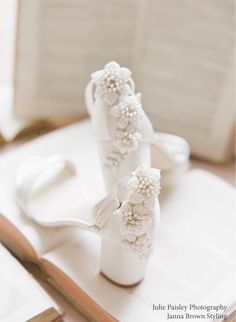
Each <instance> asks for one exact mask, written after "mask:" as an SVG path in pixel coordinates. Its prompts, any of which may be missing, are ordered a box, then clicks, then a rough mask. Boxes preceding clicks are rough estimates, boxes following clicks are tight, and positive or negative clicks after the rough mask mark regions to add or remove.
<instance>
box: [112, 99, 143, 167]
mask: <svg viewBox="0 0 236 322" xmlns="http://www.w3.org/2000/svg"><path fill="white" fill-rule="evenodd" d="M140 99H141V95H140V94H137V95H128V96H124V95H122V96H120V97H119V101H118V103H117V104H116V105H114V106H112V107H111V108H110V111H109V114H110V115H112V116H113V117H114V118H115V119H116V126H117V127H116V130H115V136H114V138H113V139H112V144H113V146H114V147H115V149H116V151H114V152H113V153H112V154H110V155H109V156H108V157H107V165H108V166H109V167H110V168H112V169H115V168H117V167H118V166H119V165H120V162H121V161H122V160H124V159H126V157H127V156H128V154H129V153H131V152H132V151H135V150H136V149H137V148H138V144H139V141H140V140H141V139H142V134H141V133H140V132H139V131H138V126H139V122H140V120H141V119H142V117H143V116H144V111H143V108H142V105H141V103H140Z"/></svg>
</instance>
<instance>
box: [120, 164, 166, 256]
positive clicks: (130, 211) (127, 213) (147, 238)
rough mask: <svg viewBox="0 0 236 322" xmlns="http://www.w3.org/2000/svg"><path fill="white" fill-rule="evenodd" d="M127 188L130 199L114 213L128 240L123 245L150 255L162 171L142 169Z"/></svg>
mask: <svg viewBox="0 0 236 322" xmlns="http://www.w3.org/2000/svg"><path fill="white" fill-rule="evenodd" d="M125 187H126V188H125V189H126V196H127V197H125V201H123V202H122V203H121V205H120V207H119V208H118V209H117V210H116V211H115V212H114V218H115V219H116V220H117V221H118V223H119V231H120V233H121V235H122V236H123V238H124V239H123V240H122V242H121V244H122V245H123V246H124V247H125V248H126V249H127V250H129V251H131V252H133V253H135V254H138V255H139V256H144V255H148V254H149V252H150V250H151V244H152V224H153V220H154V217H153V216H154V209H155V203H156V201H157V197H158V194H159V191H160V170H158V169H150V168H149V167H148V166H146V165H141V166H139V167H138V169H137V170H136V171H135V172H133V173H132V175H131V176H130V177H129V178H128V179H127V182H126V184H125ZM127 189H128V191H127ZM123 200H124V199H123Z"/></svg>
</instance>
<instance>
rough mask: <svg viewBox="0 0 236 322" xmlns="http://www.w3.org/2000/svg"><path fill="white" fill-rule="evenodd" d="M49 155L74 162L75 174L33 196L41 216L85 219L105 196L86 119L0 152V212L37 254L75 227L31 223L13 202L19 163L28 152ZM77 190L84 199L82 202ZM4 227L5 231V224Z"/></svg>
mask: <svg viewBox="0 0 236 322" xmlns="http://www.w3.org/2000/svg"><path fill="white" fill-rule="evenodd" d="M52 154H57V155H62V156H63V157H65V158H66V157H67V158H68V159H69V160H71V161H72V162H74V164H75V166H76V170H77V176H75V178H73V177H71V178H68V180H64V181H63V180H61V181H60V184H58V185H57V186H54V188H55V189H56V190H55V189H48V190H47V191H45V194H44V196H42V195H39V196H38V198H37V199H36V198H35V204H34V209H35V211H38V213H40V216H41V219H45V220H50V219H60V218H63V217H64V218H65V217H67V216H70V217H73V216H74V217H83V216H85V217H86V219H87V220H89V218H90V213H91V209H92V207H93V206H95V204H96V203H97V202H98V201H100V200H101V199H102V198H103V197H104V195H105V192H104V187H103V184H102V173H101V169H100V164H99V159H98V153H97V151H96V147H95V140H94V138H93V133H92V126H91V123H90V122H89V121H87V120H86V121H84V122H80V123H79V124H75V125H71V126H68V127H66V128H64V129H60V130H57V131H54V132H52V133H49V134H47V135H45V136H42V137H41V138H38V139H36V140H34V141H32V142H30V143H28V144H26V145H25V146H22V147H20V148H19V149H15V150H14V151H11V152H8V153H5V154H3V155H2V156H1V155H0V213H1V214H3V216H4V217H6V218H7V219H8V220H9V221H10V222H12V223H13V224H14V225H15V226H16V227H17V229H18V230H19V231H20V232H21V233H23V235H24V236H25V237H26V239H27V240H28V241H29V242H30V244H31V245H32V246H33V248H34V250H35V252H36V253H37V254H38V255H39V256H40V255H42V254H44V253H45V252H48V251H49V250H51V249H53V248H54V247H56V246H58V245H59V244H61V243H63V242H64V241H65V240H67V239H68V238H70V237H72V236H73V235H74V234H76V233H77V229H76V228H70V227H67V228H64V227H61V228H59V227H57V228H47V227H42V226H39V225H37V224H35V223H34V222H33V221H32V220H30V219H29V218H28V217H27V216H26V215H25V214H24V213H23V212H22V211H21V209H20V208H19V205H18V204H17V202H16V196H15V189H16V186H15V180H16V170H17V168H18V166H19V164H20V163H21V162H22V161H23V160H25V159H26V158H28V157H31V156H32V155H36V156H37V155H41V156H47V155H52ZM94 182H96V183H97V182H100V183H101V184H94ZM51 188H53V187H51ZM81 189H82V190H83V193H84V195H85V199H86V202H84V201H83V196H82V194H81V193H80V191H81ZM59 195H60V196H61V197H59ZM78 196H79V198H78ZM75 200H76V202H74V201H75ZM87 206H88V207H87ZM0 229H1V228H0ZM4 229H5V231H6V229H7V227H4ZM13 246H14V245H13Z"/></svg>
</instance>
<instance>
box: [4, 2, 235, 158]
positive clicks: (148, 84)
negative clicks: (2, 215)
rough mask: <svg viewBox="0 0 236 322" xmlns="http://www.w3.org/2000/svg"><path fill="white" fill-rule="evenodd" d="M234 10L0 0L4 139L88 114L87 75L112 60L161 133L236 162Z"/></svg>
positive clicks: (206, 5) (201, 153)
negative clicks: (127, 73) (125, 71)
mask: <svg viewBox="0 0 236 322" xmlns="http://www.w3.org/2000/svg"><path fill="white" fill-rule="evenodd" d="M234 12H235V2H234V1H233V0H224V1H222V0H199V1H194V0H174V1H173V0H155V1H154V0H142V1H141V0H126V1H125V0H109V1H108V0H98V1H96V2H94V1H91V0H34V1H31V0H18V1H17V0H8V1H4V0H0V136H1V139H0V142H1V143H2V144H5V143H6V142H10V141H12V140H15V139H16V138H17V137H19V136H21V135H22V134H25V133H27V130H28V131H30V132H32V131H34V130H37V131H39V128H40V129H43V127H44V126H45V127H48V126H49V123H50V124H54V126H59V125H60V126H61V125H65V124H68V123H70V122H76V121H79V120H81V119H83V118H85V117H88V114H87V110H86V106H85V103H84V89H85V87H86V85H87V83H88V82H89V79H90V74H91V73H92V72H93V71H95V70H98V69H102V68H103V67H104V65H105V64H106V63H107V62H109V61H111V60H116V61H117V62H118V63H119V64H120V65H122V66H127V67H128V68H130V69H131V70H132V73H133V78H134V81H135V83H136V90H137V91H140V92H141V93H142V100H143V107H144V109H145V111H146V113H147V114H148V116H149V117H150V119H151V121H152V123H153V126H154V128H155V130H157V131H161V132H167V133H173V134H177V135H180V136H182V137H184V138H185V139H187V141H188V142H189V143H190V146H191V151H192V154H193V155H194V156H196V157H198V158H202V159H204V160H209V161H210V162H216V163H224V162H227V161H229V160H232V158H233V157H234V125H235V112H234V95H235V80H234V76H235V75H234V73H235V69H234V59H235V51H234V44H235V14H234ZM55 124H56V125H55ZM37 133H38V132H37Z"/></svg>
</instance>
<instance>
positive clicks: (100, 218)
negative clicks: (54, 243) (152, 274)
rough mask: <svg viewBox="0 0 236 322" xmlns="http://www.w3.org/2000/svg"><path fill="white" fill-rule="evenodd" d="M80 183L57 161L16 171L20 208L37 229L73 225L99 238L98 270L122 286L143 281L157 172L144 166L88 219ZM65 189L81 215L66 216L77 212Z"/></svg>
mask: <svg viewBox="0 0 236 322" xmlns="http://www.w3.org/2000/svg"><path fill="white" fill-rule="evenodd" d="M62 175H63V176H62ZM60 176H61V180H62V181H61V182H60V184H59V181H58V178H59V177H60ZM78 179H79V178H78V175H76V171H75V167H74V165H73V164H72V163H71V162H70V161H69V160H67V159H65V158H63V157H61V156H50V157H47V158H44V157H32V158H29V159H27V160H26V161H25V162H23V163H22V164H21V165H20V167H19V169H18V170H17V175H16V195H17V200H18V203H19V205H20V207H21V208H22V210H23V211H24V213H25V215H27V216H28V217H29V218H30V219H31V220H33V221H34V222H36V223H37V224H39V225H41V226H46V227H59V226H76V227H78V228H81V229H85V230H87V231H90V232H93V233H97V234H99V235H100V236H101V238H102V242H101V257H100V258H101V260H100V271H101V272H102V273H103V274H104V275H105V276H106V277H108V278H109V279H111V280H112V281H114V282H115V283H118V284H121V285H133V284H135V283H137V282H139V281H140V280H142V278H143V277H144V274H145V269H146V264H147V260H148V255H149V253H150V250H151V246H152V241H153V238H154V235H155V232H156V228H157V227H158V225H159V220H160V210H159V203H158V199H157V197H158V194H159V188H160V186H159V181H160V172H159V170H156V169H150V168H148V167H147V166H145V165H143V166H140V167H139V168H138V169H137V170H136V171H135V172H133V173H132V174H130V175H129V176H128V177H126V178H124V179H122V180H121V181H119V182H118V183H117V184H116V185H115V186H114V187H113V189H112V192H111V193H110V194H109V195H108V196H107V197H106V198H104V199H103V200H101V201H100V202H99V203H98V204H97V205H96V206H95V207H94V208H93V211H92V216H90V218H91V219H90V220H88V217H89V214H88V209H89V208H90V209H91V207H90V200H89V199H88V198H86V195H84V193H83V189H82V188H83V185H82V183H78V181H79V180H78ZM55 180H56V181H55ZM71 180H72V181H71ZM68 181H69V183H68ZM53 182H54V183H55V182H56V185H52V183H53ZM58 186H59V187H58ZM68 189H70V190H69V193H72V195H73V198H74V200H76V202H71V203H70V204H76V208H77V211H78V213H79V216H74V215H73V216H71V217H70V211H71V210H72V212H73V211H75V210H76V208H74V209H70V208H69V207H70V204H69V203H68V198H67V197H66V195H68ZM78 196H79V198H78ZM55 200H56V201H58V200H60V204H59V206H58V207H57V208H55V207H54V206H53V201H55ZM63 203H64V206H62V204H63ZM55 204H57V202H56V203H54V205H55ZM62 208H63V210H62V211H61V209H62ZM57 211H58V212H59V215H57V217H55V215H54V214H53V212H57ZM63 213H64V215H63ZM83 215H84V216H83ZM86 218H87V219H86Z"/></svg>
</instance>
